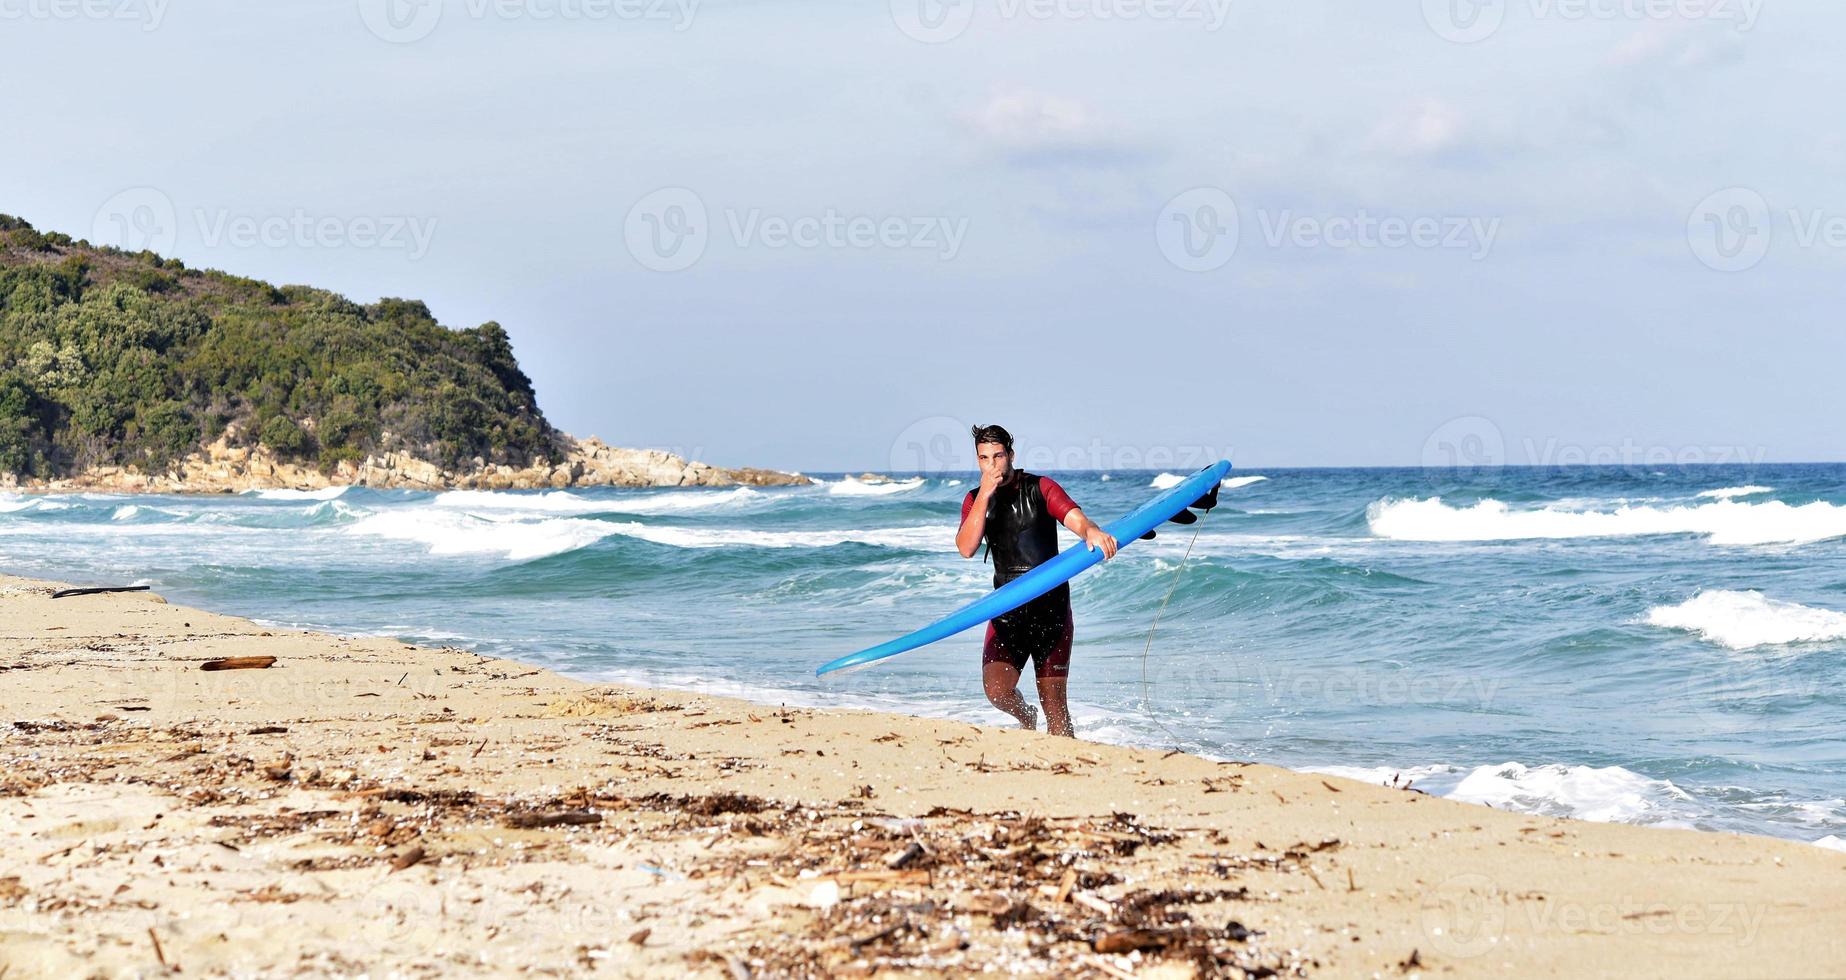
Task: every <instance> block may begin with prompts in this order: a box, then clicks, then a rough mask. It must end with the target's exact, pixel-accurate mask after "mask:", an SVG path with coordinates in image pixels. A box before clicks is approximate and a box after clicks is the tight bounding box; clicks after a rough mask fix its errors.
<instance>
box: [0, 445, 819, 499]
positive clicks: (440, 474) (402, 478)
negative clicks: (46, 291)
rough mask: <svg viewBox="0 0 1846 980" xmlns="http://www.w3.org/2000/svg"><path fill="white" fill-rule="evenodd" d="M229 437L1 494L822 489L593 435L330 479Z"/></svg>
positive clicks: (383, 463)
mask: <svg viewBox="0 0 1846 980" xmlns="http://www.w3.org/2000/svg"><path fill="white" fill-rule="evenodd" d="M237 435H238V434H237V433H236V432H235V431H227V432H226V433H224V434H223V435H221V436H219V437H218V439H217V440H216V441H214V442H212V443H211V444H210V445H207V446H205V447H203V448H202V449H201V450H200V451H198V452H195V453H192V454H190V455H188V456H187V457H186V458H185V459H183V460H180V461H179V462H177V463H175V464H173V465H172V466H171V467H169V468H168V469H167V470H166V471H165V472H162V473H143V472H141V470H140V469H139V468H138V467H135V466H98V467H94V468H92V469H90V470H87V471H85V472H83V473H80V474H77V475H76V476H72V477H69V478H63V479H57V480H24V481H22V480H20V479H18V477H16V476H15V475H14V474H11V473H4V474H0V487H4V488H6V489H10V490H38V491H51V492H68V491H100V492H107V493H241V492H244V491H247V490H277V489H287V490H321V489H325V488H328V487H336V486H360V487H372V488H375V489H381V490H389V489H402V490H567V489H570V488H572V487H729V486H738V485H746V486H757V487H768V486H798V485H803V484H810V483H813V482H814V481H813V480H811V479H809V478H807V477H805V476H802V475H800V474H799V473H782V472H778V471H776V470H765V469H756V468H751V467H745V468H741V469H725V468H722V467H717V466H712V465H710V464H708V463H701V462H697V461H693V460H687V459H685V458H684V457H681V456H677V455H675V454H673V453H669V452H665V451H662V450H658V449H623V448H620V447H617V446H611V445H609V444H607V443H605V442H603V441H602V440H601V439H597V438H595V437H594V436H592V437H590V438H588V439H582V440H578V439H573V438H570V437H568V436H567V437H565V438H566V440H567V443H566V445H567V448H566V451H565V456H564V459H563V461H561V462H556V463H553V462H551V461H549V460H546V459H543V458H534V459H533V460H532V461H531V462H530V463H529V464H527V465H526V466H524V467H518V468H515V467H513V466H508V465H506V464H496V465H489V464H488V463H487V462H486V461H484V460H482V459H480V458H479V457H476V458H475V459H474V460H473V461H472V462H473V465H472V466H471V467H469V468H468V469H466V470H463V471H460V472H456V471H451V470H445V469H443V468H442V467H441V466H438V465H437V464H435V463H432V462H430V461H428V460H424V459H418V458H417V457H415V456H412V455H410V454H409V453H404V452H386V453H381V454H378V455H374V456H369V457H367V458H366V459H365V460H363V461H362V462H358V463H354V462H351V461H342V462H341V463H339V464H338V465H336V466H335V467H334V468H333V469H332V471H331V472H325V473H323V472H322V471H321V470H320V468H319V467H317V466H313V465H303V464H300V463H294V462H290V461H287V460H282V459H278V458H277V457H276V455H275V454H274V453H272V452H270V451H269V449H268V448H267V447H265V446H261V445H258V446H254V447H251V446H243V445H232V440H233V439H235V438H237Z"/></svg>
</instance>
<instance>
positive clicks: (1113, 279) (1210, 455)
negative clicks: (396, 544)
mask: <svg viewBox="0 0 1846 980" xmlns="http://www.w3.org/2000/svg"><path fill="white" fill-rule="evenodd" d="M1843 29H1846V7H1841V6H1840V5H1839V4H1837V3H1833V2H1830V0H1785V2H1778V0H1498V2H1480V0H1346V2H1339V3H1335V2H1322V0H888V2H887V0H704V2H697V0H443V2H438V0H265V2H263V3H260V4H259V3H247V2H243V3H239V2H228V0H186V2H174V0H0V85H3V86H4V91H5V92H6V93H7V94H6V97H5V99H4V100H3V101H0V121H3V122H4V125H5V132H6V134H7V135H8V137H9V138H8V140H7V141H6V149H5V151H4V152H3V153H0V212H5V213H12V214H17V215H19V216H21V217H24V218H26V219H27V220H29V221H31V222H33V223H34V224H35V225H36V226H37V227H39V228H41V229H46V230H56V231H63V232H66V233H69V234H72V235H74V236H77V237H83V238H89V239H91V240H93V241H98V242H106V243H109V244H116V245H123V246H126V247H134V248H141V247H153V248H155V249H156V250H157V251H161V252H163V253H166V254H171V255H177V256H179V257H180V258H182V259H184V260H185V261H186V262H187V264H189V265H192V266H199V267H208V268H219V269H224V270H226V271H230V272H234V273H238V274H241V275H247V276H252V277H257V278H263V279H268V280H271V281H276V282H282V283H306V284H310V285H315V286H320V287H325V288H329V289H333V290H335V291H338V292H341V293H344V294H346V295H348V296H350V297H352V298H354V299H355V300H359V301H362V302H369V301H372V300H375V299H377V298H379V297H381V296H400V297H409V298H416V299H422V300H424V301H425V302H427V303H428V304H429V306H430V308H431V310H432V311H433V312H434V313H435V314H436V316H437V317H438V319H440V320H441V321H442V322H444V323H446V324H448V325H450V326H455V327H469V326H474V325H476V324H478V323H481V322H485V321H488V320H494V321H497V322H499V323H501V324H502V325H504V326H505V327H506V329H507V331H508V332H509V333H510V334H511V336H512V339H513V343H514V346H515V350H516V352H517V354H518V355H519V358H520V361H521V363H522V364H523V365H524V367H525V369H526V371H527V373H528V374H530V375H531V376H532V378H533V380H534V382H535V384H536V386H537V388H538V392H539V399H540V406H541V407H542V408H543V409H544V410H545V412H546V413H547V415H548V416H549V417H550V418H551V419H552V420H553V422H555V423H556V424H558V425H559V426H560V427H562V428H564V429H566V430H567V431H570V432H572V433H575V434H577V435H579V436H587V435H592V434H594V435H598V436H601V437H602V438H604V439H605V440H607V441H609V442H612V443H615V444H618V445H633V446H652V447H662V448H668V449H672V450H675V451H678V452H681V453H683V454H687V455H691V456H694V457H696V458H702V459H706V460H709V461H712V462H716V463H720V464H725V465H759V466H772V467H779V468H790V469H805V470H809V471H823V470H855V471H856V470H861V469H878V470H883V469H902V470H925V471H927V470H934V469H942V468H958V467H959V466H961V465H964V464H966V465H970V466H971V463H969V462H968V461H969V460H970V459H971V453H970V451H969V450H968V447H967V446H966V445H965V443H966V442H967V437H966V433H967V427H968V426H969V425H970V424H971V423H976V422H979V423H989V422H998V423H1001V424H1004V425H1006V426H1007V427H1008V428H1009V429H1011V430H1012V431H1013V433H1014V434H1015V436H1016V437H1017V438H1018V440H1019V443H1020V448H1021V450H1022V453H1023V454H1024V455H1023V459H1024V460H1025V461H1027V462H1031V463H1033V464H1034V465H1037V466H1038V467H1039V468H1041V469H1053V468H1067V469H1068V468H1083V467H1095V468H1101V469H1112V468H1113V469H1126V468H1141V467H1148V468H1172V467H1178V466H1184V465H1188V464H1193V463H1196V464H1197V465H1203V464H1204V463H1205V462H1209V461H1210V460H1211V459H1215V458H1219V457H1230V458H1232V459H1234V460H1235V461H1236V462H1237V464H1238V465H1239V466H1240V467H1243V468H1262V467H1279V466H1340V465H1353V466H1388V465H1408V466H1415V465H1455V464H1463V465H1491V464H1495V463H1508V464H1541V465H1542V464H1559V463H1566V464H1567V463H1572V462H1604V463H1626V464H1632V465H1656V464H1658V463H1661V462H1758V461H1766V462H1788V461H1821V460H1841V459H1846V445H1843V444H1842V441H1841V438H1840V435H1839V433H1840V431H1841V427H1840V423H1839V417H1840V409H1841V407H1842V405H1841V398H1840V396H1839V394H1838V392H1839V390H1840V382H1839V371H1840V365H1841V364H1842V363H1846V331H1843V330H1842V329H1841V326H1842V324H1841V316H1840V312H1839V311H1840V310H1841V309H1842V308H1843V305H1846V304H1842V300H1843V299H1846V295H1843V294H1846V276H1842V275H1841V273H1842V272H1843V271H1846V183H1842V182H1841V181H1840V180H1838V175H1839V174H1840V173H1841V172H1842V170H1843V169H1846V113H1842V112H1840V111H1839V109H1838V105H1837V101H1838V100H1837V93H1838V92H1840V91H1842V90H1846V59H1841V58H1840V57H1839V54H1840V51H1839V45H1838V42H1837V40H1833V39H1836V38H1838V37H1840V36H1841V34H1842V30H1843ZM1829 93H1832V94H1829Z"/></svg>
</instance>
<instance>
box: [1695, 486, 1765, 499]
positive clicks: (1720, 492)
mask: <svg viewBox="0 0 1846 980" xmlns="http://www.w3.org/2000/svg"><path fill="white" fill-rule="evenodd" d="M1765 493H1775V488H1774V487H1759V486H1757V485H1756V484H1754V483H1752V484H1750V485H1749V486H1747V487H1719V488H1718V489H1716V490H1706V491H1704V492H1702V493H1700V494H1699V496H1701V497H1714V498H1716V499H1718V500H1730V499H1731V498H1733V497H1754V496H1757V495H1759V494H1765Z"/></svg>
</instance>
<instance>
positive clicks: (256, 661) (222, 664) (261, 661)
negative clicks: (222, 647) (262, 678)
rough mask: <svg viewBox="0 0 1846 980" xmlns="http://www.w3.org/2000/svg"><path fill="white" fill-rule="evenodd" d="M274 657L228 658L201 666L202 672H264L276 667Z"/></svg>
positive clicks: (211, 661) (206, 662) (210, 661)
mask: <svg viewBox="0 0 1846 980" xmlns="http://www.w3.org/2000/svg"><path fill="white" fill-rule="evenodd" d="M275 665H276V658H274V657H226V658H224V659H223V660H207V661H205V662H204V663H202V664H200V665H199V669H200V670H263V669H265V668H267V667H274V666H275Z"/></svg>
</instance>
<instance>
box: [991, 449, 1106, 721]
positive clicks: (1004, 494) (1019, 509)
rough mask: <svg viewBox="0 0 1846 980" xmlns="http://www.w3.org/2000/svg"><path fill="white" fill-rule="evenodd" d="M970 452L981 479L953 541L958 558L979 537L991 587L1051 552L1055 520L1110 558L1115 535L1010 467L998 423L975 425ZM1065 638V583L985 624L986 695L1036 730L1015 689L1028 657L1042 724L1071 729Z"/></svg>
mask: <svg viewBox="0 0 1846 980" xmlns="http://www.w3.org/2000/svg"><path fill="white" fill-rule="evenodd" d="M974 451H975V455H976V456H977V457H978V458H979V460H980V464H981V485H980V487H979V488H977V489H974V490H970V491H968V496H967V497H965V498H963V500H962V502H961V530H959V531H957V532H956V534H955V546H956V547H957V548H959V549H960V550H961V554H962V557H963V558H973V557H974V553H975V551H976V550H978V549H979V548H980V545H981V540H982V539H983V538H985V539H986V541H987V546H988V551H989V553H990V554H991V556H992V557H993V563H994V588H999V587H1000V586H1002V585H1005V584H1006V583H1008V582H1011V581H1012V580H1014V579H1016V578H1018V577H1019V576H1021V575H1024V574H1025V573H1026V572H1029V571H1031V570H1032V569H1033V568H1034V567H1036V566H1038V565H1040V564H1042V563H1044V562H1046V561H1049V560H1050V559H1051V558H1052V557H1053V556H1055V555H1056V554H1057V553H1058V528H1057V526H1058V525H1059V524H1063V525H1064V526H1065V527H1067V528H1070V530H1071V531H1072V532H1073V533H1075V534H1076V535H1077V537H1079V538H1081V539H1083V542H1084V545H1085V546H1086V547H1089V548H1092V549H1094V548H1101V549H1102V553H1103V558H1104V559H1105V560H1106V559H1109V558H1114V557H1115V549H1116V541H1115V539H1114V538H1113V537H1110V536H1109V533H1108V532H1106V531H1104V530H1103V529H1102V528H1100V527H1097V526H1096V523H1095V522H1094V521H1092V520H1090V519H1089V518H1088V517H1085V516H1084V515H1083V511H1082V510H1080V509H1078V507H1077V505H1076V504H1075V503H1073V502H1072V501H1071V499H1070V496H1069V495H1068V494H1066V493H1065V492H1064V488H1063V487H1060V486H1058V484H1057V481H1055V480H1053V479H1051V478H1050V477H1046V476H1034V475H1032V474H1031V473H1027V472H1025V471H1024V470H1015V469H1013V437H1012V435H1011V434H1010V433H1008V432H1007V431H1006V430H1005V429H1003V428H1001V427H1000V426H997V425H977V426H975V427H974ZM1070 641H1071V618H1070V585H1069V583H1066V584H1064V585H1060V586H1058V587H1057V588H1055V589H1052V590H1051V591H1050V592H1047V593H1045V594H1044V595H1042V596H1040V597H1038V598H1037V599H1034V600H1032V601H1031V602H1028V603H1026V604H1025V605H1023V606H1020V607H1019V608H1018V609H1015V610H1013V611H1012V612H1009V613H1004V614H1002V615H1000V616H999V617H998V618H996V619H994V620H993V621H992V622H990V623H988V624H987V644H986V646H985V647H984V648H983V649H982V651H981V679H982V681H983V683H984V685H985V686H986V688H987V700H989V701H991V702H993V706H994V707H996V708H999V709H1000V710H1001V711H1004V712H1006V713H1007V714H1009V715H1012V716H1013V717H1014V718H1017V719H1018V720H1019V726H1020V727H1021V728H1028V729H1036V728H1037V727H1038V712H1037V711H1035V710H1034V709H1033V708H1032V705H1030V704H1028V703H1027V702H1026V699H1025V698H1023V697H1021V696H1020V695H1019V673H1020V671H1022V670H1024V669H1025V666H1026V661H1028V660H1030V661H1031V662H1032V663H1033V666H1034V668H1035V671H1036V674H1037V682H1038V700H1039V703H1040V704H1042V705H1044V708H1045V728H1046V730H1047V731H1049V732H1050V733H1051V734H1053V735H1063V736H1065V737H1071V736H1074V735H1075V734H1076V731H1075V730H1074V729H1072V728H1071V724H1070V706H1069V704H1068V703H1066V701H1065V684H1066V682H1067V681H1068V680H1069V677H1070Z"/></svg>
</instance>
